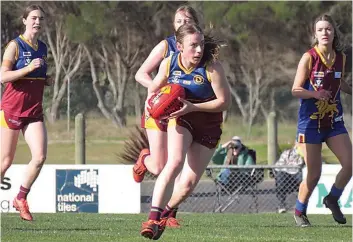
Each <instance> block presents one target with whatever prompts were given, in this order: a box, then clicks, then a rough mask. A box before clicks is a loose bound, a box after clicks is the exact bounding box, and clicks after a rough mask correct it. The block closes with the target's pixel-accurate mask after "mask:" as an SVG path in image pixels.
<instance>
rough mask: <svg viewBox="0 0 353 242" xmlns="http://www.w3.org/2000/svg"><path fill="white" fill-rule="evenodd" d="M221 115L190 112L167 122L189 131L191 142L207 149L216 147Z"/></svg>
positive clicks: (220, 132) (219, 134)
mask: <svg viewBox="0 0 353 242" xmlns="http://www.w3.org/2000/svg"><path fill="white" fill-rule="evenodd" d="M222 123H223V116H222V113H207V112H191V113H188V114H186V115H183V116H181V117H178V118H177V119H176V122H175V119H172V120H170V121H169V124H168V126H169V125H175V124H177V125H179V126H181V127H184V128H186V129H187V130H189V131H190V133H191V135H192V137H193V140H194V141H195V142H197V143H199V144H201V145H203V146H206V147H207V148H209V149H213V148H215V147H217V145H218V143H219V141H220V139H221V135H222V128H221V127H222Z"/></svg>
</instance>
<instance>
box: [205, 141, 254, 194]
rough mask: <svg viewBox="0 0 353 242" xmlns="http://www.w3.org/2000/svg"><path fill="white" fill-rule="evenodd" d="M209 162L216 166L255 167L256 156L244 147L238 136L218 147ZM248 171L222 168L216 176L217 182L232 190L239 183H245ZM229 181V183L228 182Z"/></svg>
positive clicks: (252, 151)
mask: <svg viewBox="0 0 353 242" xmlns="http://www.w3.org/2000/svg"><path fill="white" fill-rule="evenodd" d="M211 160H212V161H213V163H214V164H216V165H238V166H244V165H255V164H256V155H255V151H254V150H252V149H249V148H248V147H247V146H245V145H244V144H243V143H242V142H241V139H240V138H239V137H238V136H234V137H233V138H232V139H231V140H229V141H228V142H226V143H224V144H223V145H220V147H219V148H218V149H217V150H216V151H215V153H214V154H213V156H212V158H211ZM247 173H249V170H248V169H246V170H242V172H239V170H238V169H230V168H224V169H221V171H220V173H219V174H218V176H217V180H218V181H219V182H220V183H221V184H223V185H224V186H225V187H226V188H228V189H230V190H234V189H235V188H236V187H238V186H239V185H240V183H243V182H244V181H245V182H246V179H248V178H247V175H245V174H247ZM230 181H231V182H230Z"/></svg>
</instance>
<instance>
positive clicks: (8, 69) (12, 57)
mask: <svg viewBox="0 0 353 242" xmlns="http://www.w3.org/2000/svg"><path fill="white" fill-rule="evenodd" d="M17 51H18V50H17V44H16V43H15V42H10V43H9V45H8V46H7V47H6V49H5V53H4V56H3V61H2V64H1V83H7V82H14V81H17V80H18V79H20V78H22V77H24V76H26V75H28V74H29V73H31V72H32V71H34V70H35V69H37V68H39V67H40V65H41V61H42V60H41V59H39V58H37V59H34V60H32V62H31V63H30V64H29V65H28V66H26V67H23V68H21V69H19V70H15V71H13V70H12V67H13V65H14V64H15V62H16V52H17Z"/></svg>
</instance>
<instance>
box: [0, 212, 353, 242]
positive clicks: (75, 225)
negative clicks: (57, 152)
mask: <svg viewBox="0 0 353 242" xmlns="http://www.w3.org/2000/svg"><path fill="white" fill-rule="evenodd" d="M34 216H35V219H36V220H35V221H34V222H25V221H22V220H20V219H19V217H18V215H17V214H2V218H1V229H2V236H1V237H2V241H6V242H18V241H26V242H41V241H43V242H49V241H50V242H54V241H63V242H67V241H90V242H93V241H124V242H128V241H133V242H138V241H149V240H148V239H145V238H143V237H141V236H140V235H139V231H140V226H141V222H143V221H144V220H145V219H146V218H147V215H146V214H139V215H121V214H115V215H111V214H109V215H108V214H62V213H60V214H34ZM179 217H180V218H181V219H182V227H181V228H179V229H169V228H167V229H166V231H165V232H164V234H163V235H162V237H161V238H160V241H167V242H168V241H171V242H177V241H180V242H184V241H198V242H201V241H207V242H222V241H228V242H234V241H270V242H274V241H283V242H287V241H313V242H317V241H320V242H323V241H335V242H339V241H344V242H346V241H352V220H351V217H348V223H347V225H343V226H342V225H341V226H339V225H337V224H336V223H335V222H334V221H333V219H332V217H331V216H330V215H310V216H309V218H310V221H311V223H312V224H313V227H310V228H304V229H303V228H297V227H295V226H294V220H293V217H292V215H291V214H183V213H181V214H180V215H179Z"/></svg>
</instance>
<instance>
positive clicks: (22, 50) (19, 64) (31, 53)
mask: <svg viewBox="0 0 353 242" xmlns="http://www.w3.org/2000/svg"><path fill="white" fill-rule="evenodd" d="M14 41H15V42H16V44H17V46H18V48H17V52H16V60H17V61H16V64H15V65H14V66H13V70H19V69H22V68H23V67H25V66H27V65H29V64H30V63H31V61H32V60H33V59H36V58H41V59H44V65H42V66H41V67H40V68H38V69H37V70H35V71H33V72H31V73H29V74H28V75H27V76H26V77H35V78H41V77H42V78H45V77H46V75H47V63H46V59H47V46H46V45H45V44H44V43H43V42H42V41H40V40H38V44H37V46H33V45H32V44H30V43H29V42H28V41H27V40H26V39H25V38H24V37H23V36H22V35H20V36H18V37H17V38H16V39H14Z"/></svg>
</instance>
